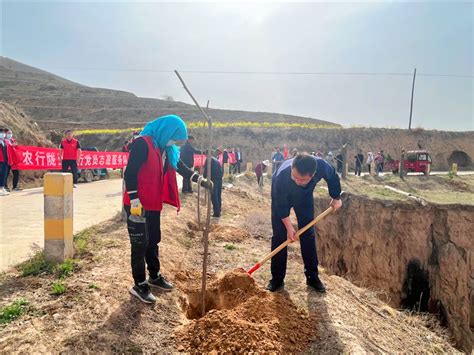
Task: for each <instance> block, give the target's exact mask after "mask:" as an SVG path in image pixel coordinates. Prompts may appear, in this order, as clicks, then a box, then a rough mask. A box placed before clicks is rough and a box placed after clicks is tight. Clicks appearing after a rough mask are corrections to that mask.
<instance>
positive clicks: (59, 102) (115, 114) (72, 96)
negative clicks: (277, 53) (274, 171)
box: [0, 57, 339, 129]
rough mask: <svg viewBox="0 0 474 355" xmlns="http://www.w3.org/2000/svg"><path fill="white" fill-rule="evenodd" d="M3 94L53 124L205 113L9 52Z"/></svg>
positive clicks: (0, 85)
mask: <svg viewBox="0 0 474 355" xmlns="http://www.w3.org/2000/svg"><path fill="white" fill-rule="evenodd" d="M177 85H178V83H177ZM0 97H1V98H2V99H3V100H5V101H8V102H11V103H14V104H16V105H17V106H19V107H21V108H23V109H24V110H25V112H26V113H28V114H29V115H30V116H31V117H32V118H33V119H34V120H35V121H36V122H38V124H39V125H40V126H41V127H44V128H53V129H54V128H64V127H75V126H82V125H87V126H88V127H90V126H91V125H92V126H97V125H99V126H105V127H127V126H128V125H130V124H131V125H134V126H136V125H137V124H143V123H144V122H146V121H148V120H150V119H151V118H155V117H159V116H163V115H166V114H178V115H181V116H182V117H184V118H185V119H186V120H187V121H198V120H201V118H202V117H201V114H200V113H199V112H198V111H197V110H196V108H195V107H194V106H193V105H188V104H185V103H182V102H177V101H166V100H158V99H149V98H139V97H136V96H135V95H134V94H132V93H129V92H124V91H118V90H109V89H99V88H91V87H87V86H84V85H80V84H77V83H74V82H72V81H69V80H66V79H63V78H61V77H59V76H56V75H53V74H51V73H48V72H45V71H43V70H39V69H36V68H33V67H30V66H27V65H24V64H22V63H19V62H16V61H14V60H11V59H9V58H5V57H0ZM209 113H210V114H211V115H212V116H213V117H214V118H215V119H216V120H219V121H235V120H238V121H271V122H299V123H313V124H324V125H331V126H339V125H337V124H334V123H331V122H327V121H322V120H317V119H312V118H308V117H299V116H292V115H285V114H278V113H268V112H249V111H234V110H220V109H209Z"/></svg>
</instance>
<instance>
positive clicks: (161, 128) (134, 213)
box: [123, 115, 212, 303]
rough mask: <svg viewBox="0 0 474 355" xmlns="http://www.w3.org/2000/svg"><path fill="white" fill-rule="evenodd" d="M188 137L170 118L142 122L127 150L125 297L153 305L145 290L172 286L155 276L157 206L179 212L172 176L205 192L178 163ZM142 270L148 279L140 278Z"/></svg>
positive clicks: (158, 274)
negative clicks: (128, 271)
mask: <svg viewBox="0 0 474 355" xmlns="http://www.w3.org/2000/svg"><path fill="white" fill-rule="evenodd" d="M187 138H188V133H187V129H186V124H185V123H184V121H183V120H182V119H181V118H180V117H178V116H176V115H167V116H163V117H159V118H157V119H155V120H153V121H151V122H148V123H147V124H146V126H145V128H143V131H142V132H141V134H140V136H139V137H138V138H137V139H136V140H135V141H134V143H133V145H132V146H131V151H130V155H129V160H128V164H127V168H126V169H125V174H124V179H125V187H126V191H125V194H124V199H123V202H124V208H125V211H126V212H127V217H128V218H127V228H128V233H129V237H130V244H131V266H132V275H133V280H134V283H135V284H134V286H132V287H131V288H130V294H132V295H133V296H135V297H137V298H138V299H139V300H140V301H142V302H144V303H154V302H155V301H156V298H155V296H154V295H153V294H152V293H151V290H150V286H151V287H155V288H157V289H161V290H163V291H171V290H172V289H173V285H172V284H171V283H170V282H169V281H168V280H166V278H165V277H163V275H162V274H161V272H160V271H161V270H160V260H159V251H158V250H159V249H158V244H159V243H160V241H161V229H160V224H161V210H162V208H163V204H164V203H166V204H169V205H172V206H174V207H176V208H177V210H178V211H179V209H180V201H179V194H178V185H177V182H176V172H178V173H179V174H180V175H182V176H183V178H191V180H192V181H194V182H198V181H200V182H201V186H203V187H205V188H207V189H211V188H212V183H211V182H210V181H208V180H206V179H200V176H199V174H197V173H195V172H194V171H193V170H192V169H190V168H188V167H187V166H186V165H185V164H184V163H183V162H182V161H181V160H180V159H179V147H178V146H177V144H182V143H184V142H185V141H186V139H187ZM145 267H147V268H148V272H149V278H148V279H147V278H146V271H145Z"/></svg>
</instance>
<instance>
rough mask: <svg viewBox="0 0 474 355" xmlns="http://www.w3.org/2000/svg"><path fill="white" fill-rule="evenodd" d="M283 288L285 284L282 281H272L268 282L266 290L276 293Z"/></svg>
mask: <svg viewBox="0 0 474 355" xmlns="http://www.w3.org/2000/svg"><path fill="white" fill-rule="evenodd" d="M283 286H285V282H283V280H282V281H273V280H270V281H269V282H268V285H267V290H268V291H270V292H275V291H278V290H279V289H280V288H282V287H283Z"/></svg>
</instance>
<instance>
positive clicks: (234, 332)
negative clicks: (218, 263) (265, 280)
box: [176, 269, 316, 353]
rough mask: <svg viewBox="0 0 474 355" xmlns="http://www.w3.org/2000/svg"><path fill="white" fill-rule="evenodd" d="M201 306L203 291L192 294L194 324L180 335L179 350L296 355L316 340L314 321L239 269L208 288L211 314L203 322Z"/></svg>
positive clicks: (189, 310)
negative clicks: (287, 353) (270, 352)
mask: <svg viewBox="0 0 474 355" xmlns="http://www.w3.org/2000/svg"><path fill="white" fill-rule="evenodd" d="M200 305H201V293H200V290H199V289H198V288H196V289H194V290H190V291H189V292H188V304H187V307H186V308H185V312H186V315H187V317H188V318H191V319H193V320H192V321H191V322H190V323H189V324H187V325H186V326H184V327H183V328H181V329H180V330H178V332H177V334H176V340H177V341H178V344H181V346H180V347H179V348H180V350H184V351H192V352H199V353H201V352H210V351H217V352H219V353H221V352H267V351H276V352H290V353H293V352H298V351H301V350H303V349H304V348H305V347H306V346H307V345H308V343H310V342H311V340H312V339H313V338H314V336H315V329H316V319H315V317H310V316H308V315H307V314H306V313H305V312H303V311H301V310H298V309H297V307H296V306H295V305H294V304H293V302H292V301H291V300H290V299H288V298H286V297H284V296H283V295H282V294H271V293H269V292H266V291H264V290H262V289H261V288H259V287H258V286H257V284H256V283H255V281H254V280H253V279H252V278H251V277H250V276H249V275H248V274H247V273H246V272H245V271H243V270H240V269H236V270H234V271H231V272H229V273H227V274H225V275H224V276H223V277H222V278H219V279H216V280H214V281H212V282H211V283H210V284H209V288H208V289H207V292H206V311H207V312H208V313H206V315H205V316H204V317H202V318H198V317H199V316H200Z"/></svg>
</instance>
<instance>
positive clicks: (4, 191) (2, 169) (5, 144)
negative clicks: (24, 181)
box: [0, 128, 21, 196]
mask: <svg viewBox="0 0 474 355" xmlns="http://www.w3.org/2000/svg"><path fill="white" fill-rule="evenodd" d="M16 146H17V142H16V140H15V138H14V137H13V132H12V130H11V129H9V128H0V196H7V195H9V194H10V192H11V191H21V189H20V188H19V187H18V182H19V180H20V172H19V171H18V170H17V169H14V168H13V166H14V164H15V157H16V156H15V147H16ZM10 172H11V173H12V187H11V188H10V187H8V184H7V182H8V176H9V175H10Z"/></svg>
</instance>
